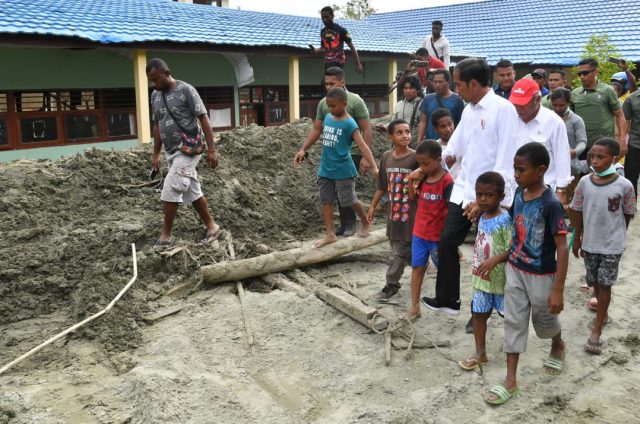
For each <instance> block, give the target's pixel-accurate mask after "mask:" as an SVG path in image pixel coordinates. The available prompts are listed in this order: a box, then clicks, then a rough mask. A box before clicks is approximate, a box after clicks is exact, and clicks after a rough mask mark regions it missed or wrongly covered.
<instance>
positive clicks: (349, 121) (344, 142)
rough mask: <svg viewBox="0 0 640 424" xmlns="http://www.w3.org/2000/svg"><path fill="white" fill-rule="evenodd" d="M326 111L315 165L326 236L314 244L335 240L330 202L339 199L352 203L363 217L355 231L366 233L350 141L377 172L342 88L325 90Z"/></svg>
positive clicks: (300, 153)
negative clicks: (318, 162)
mask: <svg viewBox="0 0 640 424" xmlns="http://www.w3.org/2000/svg"><path fill="white" fill-rule="evenodd" d="M326 98H327V106H328V107H329V112H330V113H329V114H328V115H327V116H326V117H325V119H324V122H323V124H322V157H321V159H320V167H319V168H318V190H319V193H320V202H322V215H323V220H324V226H325V236H324V238H323V239H322V240H318V241H316V242H315V246H316V247H322V246H324V245H325V244H329V243H334V242H335V241H337V240H338V238H337V237H336V233H335V231H334V228H333V204H334V203H335V202H336V200H337V201H339V203H340V205H341V206H343V207H351V208H353V210H354V212H355V213H356V214H357V215H358V217H360V220H361V221H362V229H361V230H360V232H359V233H357V234H356V235H357V236H359V237H367V236H368V235H369V230H370V228H371V224H370V223H369V221H368V220H367V214H366V213H365V212H364V209H363V207H362V205H361V204H360V202H359V201H358V197H357V195H356V180H355V177H356V176H357V175H358V171H357V170H356V167H355V165H354V163H353V160H352V159H351V153H350V149H351V144H352V143H353V141H355V143H356V144H357V145H358V148H359V149H360V151H361V152H362V155H363V156H364V158H365V159H366V160H367V162H369V163H370V164H371V168H372V169H371V170H372V173H373V175H374V176H377V175H378V167H377V166H376V163H375V161H374V159H373V155H372V154H371V150H369V147H368V146H367V145H366V144H365V142H364V140H363V139H362V135H361V134H360V130H359V129H358V124H356V121H355V120H354V119H353V118H352V117H351V116H349V114H348V113H347V92H346V91H344V90H343V89H342V88H334V89H332V90H330V91H329V92H328V93H327V97H326ZM315 141H316V140H308V141H307V142H306V143H305V144H304V145H303V146H302V148H301V149H300V151H298V153H296V156H295V158H294V159H293V163H294V165H299V164H301V163H302V161H303V160H304V156H305V153H306V151H307V150H309V149H310V148H311V146H312V145H313V143H315Z"/></svg>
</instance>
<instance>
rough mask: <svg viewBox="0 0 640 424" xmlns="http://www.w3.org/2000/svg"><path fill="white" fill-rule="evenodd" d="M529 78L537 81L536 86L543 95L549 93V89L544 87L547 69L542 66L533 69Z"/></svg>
mask: <svg viewBox="0 0 640 424" xmlns="http://www.w3.org/2000/svg"><path fill="white" fill-rule="evenodd" d="M531 78H533V80H534V81H535V82H537V83H538V87H540V94H541V95H542V96H543V97H544V96H546V95H547V94H549V89H548V88H547V87H545V84H546V83H547V71H545V70H544V69H542V68H538V69H535V70H534V71H533V72H531Z"/></svg>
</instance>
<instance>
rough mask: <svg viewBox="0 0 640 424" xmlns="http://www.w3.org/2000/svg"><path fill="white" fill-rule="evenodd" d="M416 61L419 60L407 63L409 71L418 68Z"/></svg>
mask: <svg viewBox="0 0 640 424" xmlns="http://www.w3.org/2000/svg"><path fill="white" fill-rule="evenodd" d="M416 62H417V60H412V61H411V62H409V63H407V68H406V70H407V71H412V70H414V69H415V68H416Z"/></svg>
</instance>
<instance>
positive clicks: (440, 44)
mask: <svg viewBox="0 0 640 424" xmlns="http://www.w3.org/2000/svg"><path fill="white" fill-rule="evenodd" d="M442 26H443V25H442V21H433V22H432V23H431V35H428V36H427V37H426V38H425V39H424V41H422V47H424V48H425V49H427V50H428V51H429V55H431V56H433V57H437V58H438V59H440V60H441V61H443V62H444V64H445V66H446V67H447V69H449V66H451V53H450V52H449V40H447V37H445V36H444V35H442Z"/></svg>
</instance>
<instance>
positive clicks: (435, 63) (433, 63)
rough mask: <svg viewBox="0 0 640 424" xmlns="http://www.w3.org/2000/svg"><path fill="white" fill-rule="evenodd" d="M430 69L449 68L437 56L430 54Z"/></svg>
mask: <svg viewBox="0 0 640 424" xmlns="http://www.w3.org/2000/svg"><path fill="white" fill-rule="evenodd" d="M429 69H447V65H445V64H444V62H443V61H441V60H440V59H438V58H437V57H433V56H429Z"/></svg>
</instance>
